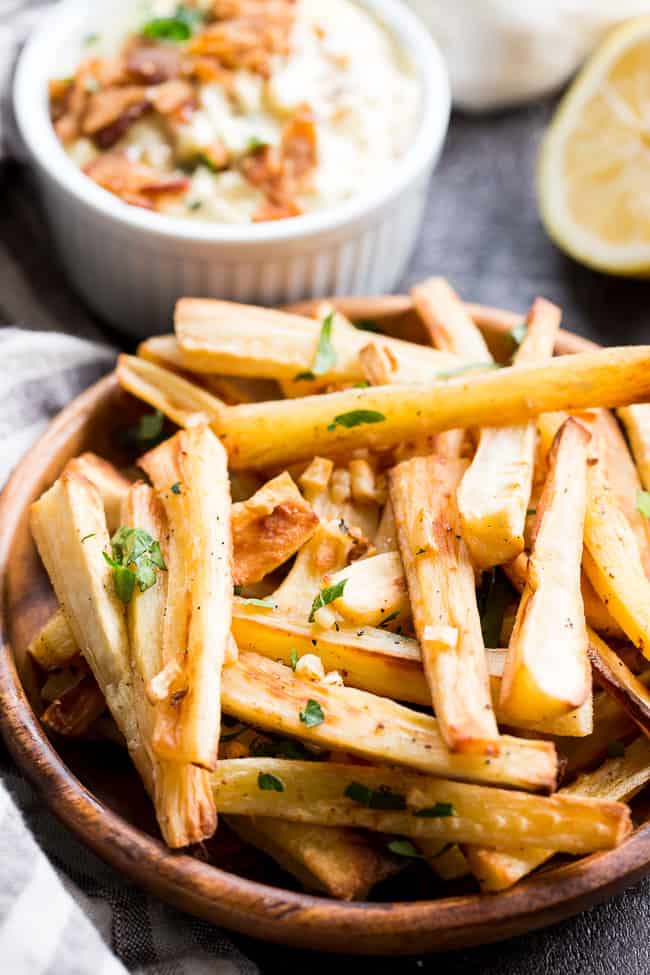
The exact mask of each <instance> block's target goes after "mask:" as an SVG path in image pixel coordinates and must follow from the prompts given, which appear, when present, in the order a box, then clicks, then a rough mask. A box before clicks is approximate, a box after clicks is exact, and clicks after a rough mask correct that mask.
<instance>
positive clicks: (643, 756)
mask: <svg viewBox="0 0 650 975" xmlns="http://www.w3.org/2000/svg"><path fill="white" fill-rule="evenodd" d="M648 781H650V742H649V741H648V740H647V738H637V740H636V741H634V742H633V743H632V744H631V745H629V747H628V748H626V749H625V753H624V755H622V756H621V757H620V758H612V759H610V760H609V761H607V762H605V764H604V765H601V767H600V768H598V769H596V771H595V772H588V773H585V774H583V775H581V776H579V777H578V778H577V779H576V781H575V782H573V783H572V784H571V785H568V786H566V787H565V788H564V789H560V791H559V792H558V793H557V797H558V798H560V797H561V796H577V797H582V798H587V799H606V800H610V801H615V802H627V801H628V800H629V799H631V798H632V797H633V796H635V795H636V793H637V792H639V791H640V790H641V789H642V788H643V787H644V786H645V785H646V784H647V783H648ZM554 853H555V849H554V847H553V846H550V848H549V849H539V850H535V849H529V850H513V849H512V848H510V849H506V850H488V849H485V848H484V847H473V846H469V847H466V848H465V855H466V857H467V859H468V861H469V865H470V867H471V870H472V873H473V874H474V875H475V877H476V878H477V880H478V881H479V883H480V885H481V890H484V891H497V890H505V889H506V888H507V887H512V885H513V884H515V883H517V881H518V880H521V878H522V877H525V876H526V875H527V874H529V873H531V872H532V871H533V870H535V869H536V868H537V867H539V866H541V864H542V863H545V862H546V861H547V860H549V859H550V858H551V857H552V856H553V855H554Z"/></svg>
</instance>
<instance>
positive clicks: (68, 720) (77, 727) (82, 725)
mask: <svg viewBox="0 0 650 975" xmlns="http://www.w3.org/2000/svg"><path fill="white" fill-rule="evenodd" d="M105 710H106V699H105V698H104V695H103V694H102V692H101V690H100V689H99V687H98V685H97V682H96V680H95V678H94V677H93V676H92V674H91V673H89V672H88V671H86V672H85V673H83V672H82V673H78V674H77V675H76V676H75V677H74V678H72V680H71V682H70V683H69V684H68V686H67V687H66V688H65V689H64V690H63V691H62V693H61V694H59V695H58V696H57V697H56V698H55V699H54V700H53V701H52V702H51V703H50V704H49V705H48V707H47V708H46V709H45V711H44V712H43V714H42V715H41V721H42V723H43V724H44V725H47V727H48V728H50V729H51V730H52V731H55V732H56V733H57V734H59V735H63V736H64V737H67V738H77V737H80V736H83V735H87V734H88V732H89V731H90V729H91V727H92V725H93V722H95V721H96V720H97V718H98V717H99V716H100V714H103V713H104V711H105Z"/></svg>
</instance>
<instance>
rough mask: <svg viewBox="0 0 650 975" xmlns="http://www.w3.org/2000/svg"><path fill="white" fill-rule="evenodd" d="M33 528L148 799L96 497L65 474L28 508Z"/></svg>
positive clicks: (146, 764) (120, 609)
mask: <svg viewBox="0 0 650 975" xmlns="http://www.w3.org/2000/svg"><path fill="white" fill-rule="evenodd" d="M30 524H31V529H32V534H33V536H34V540H35V542H36V546H37V548H38V551H39V554H40V556H41V559H42V560H43V564H44V565H45V568H46V569H47V573H48V575H49V577H50V581H51V582H52V586H53V588H54V592H55V593H56V596H57V599H58V601H59V603H60V605H61V607H62V609H63V612H64V614H65V618H66V621H67V623H68V625H69V627H70V630H71V633H72V635H73V637H74V642H75V643H76V645H77V646H78V647H79V649H80V651H81V653H82V654H83V656H84V657H85V659H86V661H87V663H88V665H89V666H90V669H91V670H92V672H93V674H94V676H95V680H96V681H97V683H98V684H99V686H100V688H101V690H102V692H103V694H104V697H105V698H106V703H107V705H108V707H109V709H110V712H111V714H112V715H113V717H114V718H115V721H116V722H117V725H118V727H119V729H120V731H121V732H122V734H123V736H124V740H125V742H126V745H127V748H128V750H129V754H130V755H131V758H132V759H133V762H134V764H135V765H136V768H137V769H138V771H139V772H140V775H141V776H142V779H143V782H144V784H145V787H146V789H147V791H148V792H149V793H150V794H151V793H152V792H153V769H152V762H151V758H150V756H149V754H148V753H147V751H146V750H145V748H144V747H143V744H142V739H141V736H140V731H139V728H138V721H137V714H136V710H135V707H134V701H133V688H132V680H131V664H130V650H129V638H128V632H127V627H126V619H125V612H124V604H123V603H122V602H120V600H119V599H118V597H117V595H116V593H115V588H114V585H113V579H112V577H111V569H110V567H109V566H108V565H107V563H106V562H105V560H104V553H105V552H109V551H110V543H109V536H108V531H107V528H106V518H105V515H104V506H103V505H102V500H101V497H100V496H99V492H98V491H97V489H96V488H95V487H94V486H93V485H92V484H91V483H90V481H88V480H86V478H84V477H81V476H80V475H79V474H74V473H68V474H62V475H61V477H60V478H59V479H58V480H57V481H55V483H54V484H53V485H52V487H51V488H50V489H49V490H48V491H46V492H45V494H43V495H42V496H41V497H40V498H39V499H38V501H36V502H35V503H34V504H33V505H32V507H31V510H30Z"/></svg>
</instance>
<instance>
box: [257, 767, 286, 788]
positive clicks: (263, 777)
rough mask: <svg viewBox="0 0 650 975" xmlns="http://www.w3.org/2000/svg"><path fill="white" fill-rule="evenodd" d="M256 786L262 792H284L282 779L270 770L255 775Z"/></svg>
mask: <svg viewBox="0 0 650 975" xmlns="http://www.w3.org/2000/svg"><path fill="white" fill-rule="evenodd" d="M257 787H258V789H262V791H263V792H284V785H283V783H282V780H281V779H279V778H278V777H277V776H276V775H271V773H270V772H260V773H259V775H258V776H257Z"/></svg>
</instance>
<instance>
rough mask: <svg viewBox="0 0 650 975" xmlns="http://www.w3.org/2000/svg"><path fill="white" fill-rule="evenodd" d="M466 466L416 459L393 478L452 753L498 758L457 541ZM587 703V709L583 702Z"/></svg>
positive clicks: (419, 619)
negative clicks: (458, 503)
mask: <svg viewBox="0 0 650 975" xmlns="http://www.w3.org/2000/svg"><path fill="white" fill-rule="evenodd" d="M466 467H467V463H466V462H465V461H462V460H453V459H451V460H446V459H444V458H442V459H441V458H438V457H415V458H413V459H412V460H407V461H404V462H403V463H401V464H398V465H397V466H396V467H394V468H393V469H392V471H391V472H390V498H391V503H392V505H393V511H394V513H395V523H396V525H397V538H398V542H399V550H400V555H401V557H402V563H403V565H404V571H405V574H406V580H407V583H408V590H409V598H410V603H411V611H412V613H413V622H414V624H415V631H416V633H417V637H418V642H419V644H420V650H421V653H422V663H423V666H424V672H425V675H426V678H427V682H428V684H429V688H430V690H431V696H432V700H433V706H434V710H435V712H436V715H437V717H438V721H439V722H440V731H441V733H442V735H443V737H444V739H445V741H446V743H447V745H448V746H449V748H451V749H452V750H453V751H470V750H474V751H484V752H487V751H495V750H496V749H497V748H498V746H497V745H496V744H495V741H496V739H497V738H498V736H499V732H498V729H497V724H496V719H495V717H494V712H493V711H492V702H491V699H490V687H489V681H488V670H487V663H486V659H485V647H484V645H483V637H482V635H481V621H480V618H479V613H478V607H477V604H476V588H475V581H474V569H473V566H472V564H471V562H470V558H469V552H468V550H467V547H466V545H465V543H464V542H463V539H462V537H461V535H460V527H459V524H458V511H457V508H456V500H455V495H456V489H457V487H458V484H459V482H460V479H461V477H462V476H463V473H464V472H465V470H466ZM578 703H582V702H578Z"/></svg>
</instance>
